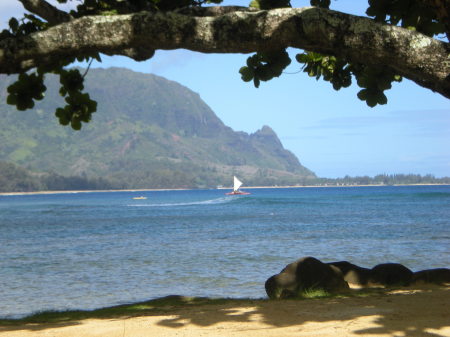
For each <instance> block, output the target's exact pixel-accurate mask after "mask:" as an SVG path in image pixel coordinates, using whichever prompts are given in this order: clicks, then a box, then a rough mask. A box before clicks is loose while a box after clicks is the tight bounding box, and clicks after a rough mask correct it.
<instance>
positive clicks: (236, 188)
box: [225, 176, 250, 195]
mask: <svg viewBox="0 0 450 337" xmlns="http://www.w3.org/2000/svg"><path fill="white" fill-rule="evenodd" d="M241 186H242V182H241V181H240V180H239V179H238V178H236V176H234V177H233V192H228V193H225V194H226V195H247V194H250V193H249V192H244V191H241V190H239V187H241Z"/></svg>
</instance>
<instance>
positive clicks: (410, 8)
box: [366, 0, 446, 36]
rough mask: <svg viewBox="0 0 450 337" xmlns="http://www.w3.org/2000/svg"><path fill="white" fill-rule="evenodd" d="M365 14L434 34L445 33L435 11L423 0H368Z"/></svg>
mask: <svg viewBox="0 0 450 337" xmlns="http://www.w3.org/2000/svg"><path fill="white" fill-rule="evenodd" d="M366 14H367V15H368V16H370V17H373V18H374V19H375V20H376V21H379V22H383V23H388V24H391V25H400V26H401V27H404V28H408V29H414V30H417V31H418V32H421V33H422V34H425V35H428V36H434V35H439V34H443V33H445V32H446V31H445V25H444V23H443V22H440V20H439V18H438V16H437V11H436V9H435V8H433V7H432V6H431V5H430V4H429V3H427V1H423V0H369V7H368V8H367V11H366Z"/></svg>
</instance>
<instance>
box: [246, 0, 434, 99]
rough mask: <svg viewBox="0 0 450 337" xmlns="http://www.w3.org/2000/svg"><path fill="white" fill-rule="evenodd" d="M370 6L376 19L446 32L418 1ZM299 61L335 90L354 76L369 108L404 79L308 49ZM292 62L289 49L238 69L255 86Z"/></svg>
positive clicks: (260, 4)
mask: <svg viewBox="0 0 450 337" xmlns="http://www.w3.org/2000/svg"><path fill="white" fill-rule="evenodd" d="M330 3H331V1H330V0H310V4H311V5H312V6H317V7H322V8H329V6H330ZM252 4H253V6H254V7H257V8H260V9H269V8H274V7H282V6H288V5H290V4H288V2H287V1H283V0H280V1H275V0H273V1H268V0H267V1H266V0H253V1H252ZM369 5H370V7H369V8H368V10H367V14H368V15H370V16H376V18H375V19H376V20H378V21H383V22H385V23H390V24H398V23H399V22H400V23H401V24H402V26H404V27H408V28H411V27H414V29H417V30H420V31H427V32H428V33H433V34H435V33H436V32H437V33H440V32H442V31H443V30H442V29H443V28H442V25H441V24H439V25H437V26H436V25H435V24H437V22H435V20H436V17H435V16H433V13H432V11H431V10H430V9H429V8H428V9H426V10H425V9H424V5H423V4H421V3H420V2H419V1H416V0H369ZM425 23H427V24H425ZM430 25H431V26H430ZM430 27H434V28H433V29H431V28H430ZM296 60H297V62H299V63H300V64H301V65H302V71H303V72H305V73H307V74H308V76H310V77H315V78H316V80H319V79H321V78H322V79H323V80H324V81H327V82H330V83H331V84H332V86H333V88H334V89H335V90H340V89H341V88H347V87H349V86H350V85H351V84H352V78H353V77H355V79H356V83H357V85H358V86H359V87H361V88H362V89H361V90H360V91H359V92H358V94H357V96H358V98H359V99H360V100H362V101H365V102H366V104H367V105H368V106H370V107H374V106H376V105H377V104H386V103H387V97H386V95H385V94H384V91H386V90H388V89H390V88H391V87H392V82H394V81H397V82H400V81H401V79H402V78H401V76H399V75H397V74H395V73H394V72H393V71H392V70H391V69H389V68H388V67H384V68H381V67H373V66H366V65H363V64H355V63H350V62H348V61H347V60H346V59H343V58H339V57H335V56H330V55H323V54H320V53H315V52H309V51H305V52H303V53H300V54H297V55H296ZM289 64H290V58H289V55H288V54H287V53H286V51H276V52H272V53H256V54H255V55H253V56H251V57H249V58H248V59H247V66H244V67H242V68H241V69H240V70H239V72H240V74H241V77H242V79H243V80H244V81H246V82H249V81H251V80H253V81H254V85H255V87H259V84H260V81H268V80H270V79H272V78H273V77H278V76H280V75H281V73H282V72H283V70H284V69H285V68H286V67H287V66H288V65H289Z"/></svg>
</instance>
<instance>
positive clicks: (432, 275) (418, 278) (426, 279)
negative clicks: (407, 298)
mask: <svg viewBox="0 0 450 337" xmlns="http://www.w3.org/2000/svg"><path fill="white" fill-rule="evenodd" d="M411 283H412V284H422V283H433V284H447V283H448V284H450V269H448V268H436V269H427V270H421V271H418V272H415V273H414V275H413V276H412V279H411Z"/></svg>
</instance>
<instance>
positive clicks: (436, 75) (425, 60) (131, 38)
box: [0, 7, 450, 98]
mask: <svg viewBox="0 0 450 337" xmlns="http://www.w3.org/2000/svg"><path fill="white" fill-rule="evenodd" d="M219 13H220V11H219ZM209 14H211V13H209ZM211 15H212V14H211ZM211 15H209V16H195V15H185V14H180V13H176V12H166V13H161V12H157V13H150V12H140V13H136V14H129V15H113V16H86V17H83V18H80V19H74V20H72V21H71V22H68V23H64V24H60V25H58V26H55V27H52V28H50V29H48V30H46V31H42V32H37V33H34V34H31V35H30V36H27V37H24V38H16V39H12V38H10V39H5V40H3V41H0V73H6V74H10V73H18V72H22V71H25V70H27V69H30V68H32V67H35V66H37V65H41V64H46V63H53V62H56V61H57V60H58V59H59V58H61V57H67V56H74V55H83V54H89V53H92V52H101V53H104V54H107V55H116V54H126V52H125V51H126V50H133V53H131V55H129V56H132V57H133V58H135V59H140V60H141V59H146V58H148V57H149V56H151V55H152V54H151V51H153V50H157V49H180V48H183V49H189V50H193V51H198V52H203V53H250V52H254V51H269V50H278V49H280V48H285V47H294V48H301V49H305V50H309V51H315V52H320V53H323V54H328V55H335V56H339V57H343V58H345V59H347V60H348V61H351V62H357V63H363V64H367V65H375V66H389V67H390V68H392V69H393V70H394V71H396V72H398V74H400V75H402V76H404V77H406V78H409V79H411V80H413V81H414V82H416V83H417V84H419V85H421V86H423V87H426V88H429V89H431V90H433V91H436V92H439V93H440V94H441V95H443V96H445V97H447V98H450V56H449V51H450V45H449V44H448V43H445V42H442V41H438V40H435V39H433V38H430V37H427V36H425V35H422V34H420V33H417V32H414V31H410V30H407V29H403V28H400V27H394V26H389V25H383V24H379V23H376V22H375V21H373V20H371V19H369V18H363V17H358V16H353V15H349V14H344V13H340V12H335V11H330V10H326V9H321V8H315V7H305V8H296V9H294V8H282V9H273V10H267V11H255V12H253V11H248V10H234V11H231V12H227V13H226V14H217V15H212V16H211Z"/></svg>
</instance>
